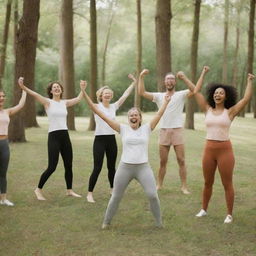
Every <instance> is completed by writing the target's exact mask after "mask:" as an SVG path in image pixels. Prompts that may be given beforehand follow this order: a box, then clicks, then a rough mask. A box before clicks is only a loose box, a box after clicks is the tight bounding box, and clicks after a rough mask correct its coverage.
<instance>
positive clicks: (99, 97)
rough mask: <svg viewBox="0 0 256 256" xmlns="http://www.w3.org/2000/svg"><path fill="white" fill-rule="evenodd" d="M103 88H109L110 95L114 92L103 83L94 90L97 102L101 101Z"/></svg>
mask: <svg viewBox="0 0 256 256" xmlns="http://www.w3.org/2000/svg"><path fill="white" fill-rule="evenodd" d="M104 90H110V91H111V92H112V96H113V95H114V92H113V91H112V90H111V89H110V88H109V86H107V85H105V86H103V87H101V88H100V89H99V90H98V91H97V92H96V97H97V101H98V102H102V94H103V91H104Z"/></svg>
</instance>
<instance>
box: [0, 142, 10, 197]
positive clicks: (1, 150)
mask: <svg viewBox="0 0 256 256" xmlns="http://www.w3.org/2000/svg"><path fill="white" fill-rule="evenodd" d="M9 159H10V150H9V143H8V140H7V139H5V140H0V193H1V194H6V190H7V179H6V173H7V169H8V164H9Z"/></svg>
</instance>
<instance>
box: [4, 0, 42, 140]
mask: <svg viewBox="0 0 256 256" xmlns="http://www.w3.org/2000/svg"><path fill="white" fill-rule="evenodd" d="M39 9H40V0H26V1H24V2H23V16H22V18H21V19H20V21H19V28H18V31H17V35H16V56H15V57H16V61H15V71H14V72H15V76H14V89H13V95H14V97H13V105H16V104H17V103H18V102H19V100H20V94H21V92H20V89H19V88H18V86H17V80H18V78H19V77H20V76H24V78H25V84H27V85H29V86H30V88H31V89H32V90H34V76H35V59H36V45H37V28H38V21H39ZM23 113H24V114H23ZM23 121H24V122H25V124H26V125H27V126H30V127H31V126H38V124H37V122H36V111H35V102H34V100H32V97H28V98H27V102H26V105H25V107H24V111H22V112H19V113H18V114H16V115H15V116H14V117H13V118H12V119H11V122H10V125H9V140H10V141H25V140H26V139H25V129H24V122H23Z"/></svg>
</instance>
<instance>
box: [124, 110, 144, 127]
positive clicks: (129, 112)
mask: <svg viewBox="0 0 256 256" xmlns="http://www.w3.org/2000/svg"><path fill="white" fill-rule="evenodd" d="M132 111H137V112H138V113H139V116H140V123H139V126H141V122H142V114H141V110H140V109H139V108H137V107H132V108H130V109H129V111H128V113H127V115H128V117H129V115H130V114H131V112H132Z"/></svg>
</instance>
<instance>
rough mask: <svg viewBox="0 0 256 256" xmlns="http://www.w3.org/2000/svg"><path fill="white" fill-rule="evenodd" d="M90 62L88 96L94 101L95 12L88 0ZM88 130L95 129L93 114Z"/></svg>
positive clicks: (95, 83) (93, 1) (94, 3)
mask: <svg viewBox="0 0 256 256" xmlns="http://www.w3.org/2000/svg"><path fill="white" fill-rule="evenodd" d="M90 62H91V70H90V75H91V81H90V97H91V99H92V101H93V102H96V91H97V13H96V2H95V0H90ZM88 130H90V131H92V130H95V120H94V116H93V114H91V117H90V123H89V127H88Z"/></svg>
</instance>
